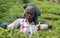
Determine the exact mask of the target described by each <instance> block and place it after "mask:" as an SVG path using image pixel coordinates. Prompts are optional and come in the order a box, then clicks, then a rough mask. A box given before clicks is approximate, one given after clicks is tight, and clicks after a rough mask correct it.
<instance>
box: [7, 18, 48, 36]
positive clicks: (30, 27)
mask: <svg viewBox="0 0 60 38" xmlns="http://www.w3.org/2000/svg"><path fill="white" fill-rule="evenodd" d="M19 25H20V28H19V29H20V32H22V30H23V33H25V34H28V35H31V34H34V33H35V32H37V30H38V27H37V25H35V24H34V22H32V23H31V24H30V23H29V22H28V20H27V19H17V20H16V21H14V22H13V23H11V24H9V25H8V26H7V28H14V27H16V28H17V27H18V26H19ZM23 26H24V27H23ZM22 27H23V28H22ZM45 28H48V26H47V25H44V24H43V25H40V29H41V30H43V29H45Z"/></svg>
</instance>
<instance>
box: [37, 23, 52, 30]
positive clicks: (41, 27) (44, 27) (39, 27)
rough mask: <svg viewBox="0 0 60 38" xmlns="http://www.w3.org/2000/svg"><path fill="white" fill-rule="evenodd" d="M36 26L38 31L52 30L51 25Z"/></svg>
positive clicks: (41, 24)
mask: <svg viewBox="0 0 60 38" xmlns="http://www.w3.org/2000/svg"><path fill="white" fill-rule="evenodd" d="M37 26H38V30H46V29H49V28H52V25H51V24H48V23H40V22H39V24H38V25H37Z"/></svg>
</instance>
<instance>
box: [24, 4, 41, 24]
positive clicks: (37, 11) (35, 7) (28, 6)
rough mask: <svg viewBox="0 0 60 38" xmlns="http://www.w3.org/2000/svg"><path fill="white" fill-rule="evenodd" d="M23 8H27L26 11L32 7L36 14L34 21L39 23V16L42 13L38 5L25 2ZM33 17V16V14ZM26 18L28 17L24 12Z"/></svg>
mask: <svg viewBox="0 0 60 38" xmlns="http://www.w3.org/2000/svg"><path fill="white" fill-rule="evenodd" d="M23 8H24V9H25V11H26V9H27V8H29V9H32V10H30V11H32V12H33V10H34V13H35V15H34V18H32V19H33V21H34V22H35V24H36V23H37V18H38V17H39V16H40V15H41V13H40V10H39V9H38V8H37V6H36V5H35V4H25V5H24V6H23ZM27 10H28V9H27ZM31 17H32V16H31ZM24 18H26V14H24Z"/></svg>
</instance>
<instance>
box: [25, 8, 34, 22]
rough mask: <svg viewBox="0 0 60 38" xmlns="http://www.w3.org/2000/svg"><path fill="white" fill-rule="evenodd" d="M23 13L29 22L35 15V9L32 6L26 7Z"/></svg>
mask: <svg viewBox="0 0 60 38" xmlns="http://www.w3.org/2000/svg"><path fill="white" fill-rule="evenodd" d="M25 14H26V19H27V20H28V21H29V22H32V21H33V19H34V16H35V11H34V9H32V8H28V9H26V10H25Z"/></svg>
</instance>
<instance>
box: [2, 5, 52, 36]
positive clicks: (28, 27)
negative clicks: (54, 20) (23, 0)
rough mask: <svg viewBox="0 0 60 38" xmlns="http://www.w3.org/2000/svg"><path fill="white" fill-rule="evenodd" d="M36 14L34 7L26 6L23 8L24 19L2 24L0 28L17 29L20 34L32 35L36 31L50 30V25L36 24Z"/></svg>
mask: <svg viewBox="0 0 60 38" xmlns="http://www.w3.org/2000/svg"><path fill="white" fill-rule="evenodd" d="M38 16H39V15H38V12H36V7H34V5H32V4H31V5H27V7H26V8H25V17H24V18H18V19H17V20H15V21H14V22H13V23H11V24H9V25H5V24H2V25H1V27H3V26H5V27H3V28H7V29H10V28H14V27H16V28H18V27H19V30H20V32H21V33H22V34H27V35H33V34H34V33H35V32H37V30H45V29H48V28H51V25H50V24H40V23H38V22H37V23H36V21H35V19H36V18H38Z"/></svg>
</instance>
